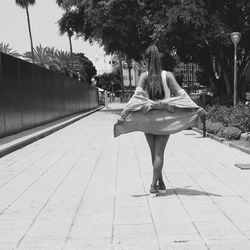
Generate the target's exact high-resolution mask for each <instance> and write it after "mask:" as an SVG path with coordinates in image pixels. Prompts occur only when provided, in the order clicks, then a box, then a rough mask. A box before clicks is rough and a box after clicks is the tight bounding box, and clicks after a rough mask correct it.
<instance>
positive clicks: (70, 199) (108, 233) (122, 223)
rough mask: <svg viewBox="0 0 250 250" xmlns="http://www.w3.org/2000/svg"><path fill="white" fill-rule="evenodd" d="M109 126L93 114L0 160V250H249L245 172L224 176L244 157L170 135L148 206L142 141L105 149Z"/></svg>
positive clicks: (148, 173)
mask: <svg viewBox="0 0 250 250" xmlns="http://www.w3.org/2000/svg"><path fill="white" fill-rule="evenodd" d="M118 107H119V106H118V105H113V108H118ZM116 117H117V110H115V109H106V110H102V111H99V112H96V113H94V114H92V115H90V116H88V117H86V118H84V119H82V120H79V121H78V122H76V123H74V124H71V125H70V126H68V127H66V128H64V129H62V130H59V131H57V132H55V133H53V134H51V135H50V136H47V137H45V138H43V139H41V140H39V141H36V142H35V143H33V144H30V145H29V146H27V147H25V148H22V149H20V150H18V151H15V152H13V153H11V154H9V155H7V156H5V157H3V158H1V159H0V249H16V248H17V249H83V250H92V249H93V250H96V249H98V250H106V249H108V250H132V249H133V250H159V249H161V250H172V249H175V250H179V249H181V250H182V249H185V250H203V249H211V250H217V249H221V250H248V249H250V171H248V170H240V169H239V168H237V167H235V166H234V164H235V163H250V156H249V155H247V154H245V153H242V152H241V151H238V150H237V149H234V148H230V147H228V146H226V145H223V144H220V143H218V142H216V141H214V140H211V139H209V138H202V137H201V135H200V134H198V133H196V132H194V131H192V130H186V131H183V132H181V133H178V134H176V135H172V136H171V137H170V141H169V144H168V145H167V149H166V162H165V166H164V178H165V180H166V184H167V188H168V189H167V194H166V195H162V196H159V197H156V198H151V197H149V195H148V190H149V186H150V182H151V177H152V167H151V164H150V153H149V149H148V146H147V144H146V140H145V138H144V135H143V134H142V133H137V132H136V133H130V134H127V135H122V136H120V137H119V138H116V139H114V138H113V123H114V121H115V120H116Z"/></svg>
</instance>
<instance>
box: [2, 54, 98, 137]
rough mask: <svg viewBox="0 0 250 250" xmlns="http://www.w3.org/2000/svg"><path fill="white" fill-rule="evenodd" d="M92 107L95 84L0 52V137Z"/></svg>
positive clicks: (96, 94)
mask: <svg viewBox="0 0 250 250" xmlns="http://www.w3.org/2000/svg"><path fill="white" fill-rule="evenodd" d="M96 107H98V92H97V89H96V88H94V87H91V86H89V85H87V84H84V83H82V82H78V81H77V80H74V79H71V78H69V77H66V76H64V75H62V74H61V73H59V72H54V71H50V70H47V69H44V68H42V67H39V66H37V65H34V64H31V63H28V62H26V61H23V60H20V59H17V58H15V57H12V56H9V55H6V54H3V53H0V138H1V137H5V136H8V135H11V134H14V133H17V132H20V131H23V130H26V129H29V128H32V127H35V126H38V125H41V124H44V123H46V122H50V121H53V120H56V119H58V118H61V117H64V116H67V115H70V114H74V113H78V112H81V111H85V110H90V109H93V108H96Z"/></svg>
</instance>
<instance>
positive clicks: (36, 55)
mask: <svg viewBox="0 0 250 250" xmlns="http://www.w3.org/2000/svg"><path fill="white" fill-rule="evenodd" d="M23 57H24V58H26V59H27V60H28V61H30V62H33V63H35V64H37V65H39V66H42V67H44V68H47V69H49V66H50V60H51V58H50V57H49V54H48V48H47V47H45V48H43V47H42V45H41V44H40V45H39V46H36V48H35V49H34V48H33V53H31V52H30V51H28V52H25V53H24V54H23Z"/></svg>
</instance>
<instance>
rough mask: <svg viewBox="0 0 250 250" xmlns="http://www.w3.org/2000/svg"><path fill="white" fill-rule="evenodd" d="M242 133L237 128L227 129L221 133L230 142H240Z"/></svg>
mask: <svg viewBox="0 0 250 250" xmlns="http://www.w3.org/2000/svg"><path fill="white" fill-rule="evenodd" d="M241 133H242V131H241V130H240V129H238V128H236V127H226V128H224V129H222V130H221V131H220V133H219V134H220V136H222V137H224V138H226V139H228V140H239V139H240V135H241Z"/></svg>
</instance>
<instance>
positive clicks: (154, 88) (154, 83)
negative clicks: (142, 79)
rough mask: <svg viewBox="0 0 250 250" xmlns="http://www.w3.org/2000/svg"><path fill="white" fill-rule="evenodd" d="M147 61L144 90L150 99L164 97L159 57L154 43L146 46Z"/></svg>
mask: <svg viewBox="0 0 250 250" xmlns="http://www.w3.org/2000/svg"><path fill="white" fill-rule="evenodd" d="M145 56H146V58H147V61H148V77H147V79H146V86H145V88H146V90H147V92H148V95H149V98H150V99H151V100H156V99H162V98H164V89H163V84H162V78H161V71H162V67H161V57H160V52H159V50H158V48H157V47H156V45H151V46H149V47H148V48H147V50H146V54H145Z"/></svg>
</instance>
